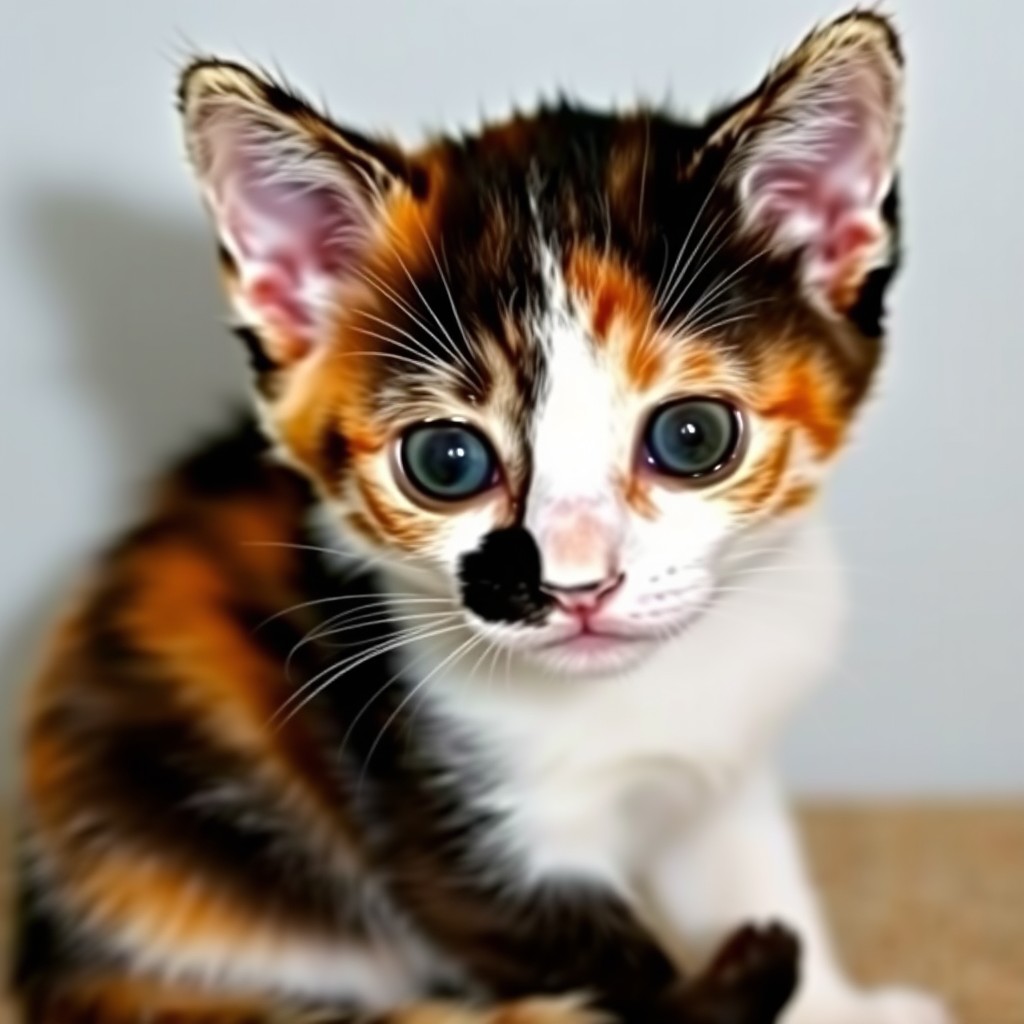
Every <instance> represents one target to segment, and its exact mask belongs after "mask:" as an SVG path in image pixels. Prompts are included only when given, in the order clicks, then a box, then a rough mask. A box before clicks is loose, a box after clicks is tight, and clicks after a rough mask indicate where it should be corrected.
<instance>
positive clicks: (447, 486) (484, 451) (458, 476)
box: [399, 421, 498, 501]
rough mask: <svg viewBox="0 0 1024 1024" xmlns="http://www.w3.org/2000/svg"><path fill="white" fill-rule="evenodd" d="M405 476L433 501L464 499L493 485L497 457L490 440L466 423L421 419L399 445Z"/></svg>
mask: <svg viewBox="0 0 1024 1024" xmlns="http://www.w3.org/2000/svg"><path fill="white" fill-rule="evenodd" d="M399 461H400V463H401V468H402V472H403V473H404V474H405V478H406V480H408V482H409V483H410V484H411V485H412V487H413V488H415V489H416V491H418V492H419V493H420V494H421V495H424V496H425V497H427V498H431V499H432V500H434V501H465V500H466V499H467V498H472V497H474V496H475V495H477V494H480V493H481V492H482V491H486V490H487V489H488V488H489V487H491V486H493V485H494V483H495V482H496V481H497V478H498V460H497V458H496V457H495V454H494V449H493V448H491V446H490V444H489V443H488V442H487V440H486V439H485V438H484V437H483V436H482V435H481V434H480V433H478V432H477V431H476V430H474V429H473V428H472V427H469V426H466V425H465V424H463V423H454V422H450V421H449V422H437V423H422V424H420V425H419V426H415V427H412V428H411V429H410V430H407V431H406V432H405V434H404V435H403V437H402V441H401V447H400V448H399Z"/></svg>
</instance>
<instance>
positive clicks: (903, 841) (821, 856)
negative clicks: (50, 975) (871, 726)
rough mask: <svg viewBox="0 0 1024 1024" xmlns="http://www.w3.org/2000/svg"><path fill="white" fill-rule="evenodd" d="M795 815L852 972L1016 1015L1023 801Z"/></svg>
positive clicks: (969, 1023) (959, 1007)
mask: <svg viewBox="0 0 1024 1024" xmlns="http://www.w3.org/2000/svg"><path fill="white" fill-rule="evenodd" d="M805 822H806V827H807V834H808V838H809V842H810V846H811V851H812V856H813V860H814V864H815V869H816V871H817V874H818V877H819V879H820V881H821V883H822V885H823V887H824V889H825V892H826V898H827V901H828V904H829V908H830V910H831V913H832V916H833V918H834V920H835V923H836V928H837V931H838V933H839V935H840V941H841V943H842V945H843V947H844V950H845V952H846V955H847V958H848V960H849V962H850V964H851V967H852V968H853V970H854V971H855V972H856V973H857V975H858V976H859V977H860V978H862V979H864V980H865V981H891V980H893V979H899V980H901V981H906V982H913V983H915V984H918V985H923V986H926V987H928V988H931V989H935V990H938V991H940V992H941V993H942V994H943V995H944V996H945V997H946V998H947V999H948V1000H949V1002H950V1003H951V1005H952V1006H953V1007H954V1008H955V1009H956V1011H957V1016H958V1020H959V1022H960V1024H1024V802H1022V803H1020V804H1018V805H1015V806H1013V805H1006V804H1003V805H993V806H988V807H980V806H977V805H972V806H963V807H952V806H948V805H942V806H932V807H922V806H914V807H890V808H887V809H884V810H880V809H878V808H873V807H864V808H857V807H842V808H834V807H830V808H826V807H817V808H812V809H809V810H808V811H807V812H806V814H805ZM2 879H3V871H2V870H0V889H2V888H3V885H2ZM3 919H6V914H4V915H3ZM2 945H3V937H2V933H0V948H2ZM0 959H2V957H0ZM4 1018H5V1014H4V1012H3V1007H2V1006H0V1020H3V1019H4Z"/></svg>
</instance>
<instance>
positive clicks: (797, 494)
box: [777, 484, 817, 515]
mask: <svg viewBox="0 0 1024 1024" xmlns="http://www.w3.org/2000/svg"><path fill="white" fill-rule="evenodd" d="M815 494H817V488H816V487H814V486H812V485H811V484H794V485H793V486H792V487H790V488H789V490H788V491H786V492H785V494H783V495H782V499H781V500H780V501H779V504H778V506H777V511H778V512H779V514H780V515H786V514H787V513H789V512H796V511H798V510H799V509H802V508H806V507H807V506H808V505H809V504H810V503H811V502H812V501H813V500H814V496H815Z"/></svg>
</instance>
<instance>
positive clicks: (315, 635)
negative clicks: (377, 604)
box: [284, 611, 452, 679]
mask: <svg viewBox="0 0 1024 1024" xmlns="http://www.w3.org/2000/svg"><path fill="white" fill-rule="evenodd" d="M451 616H452V613H451V612H417V613H415V614H412V615H394V614H391V615H380V614H379V613H378V612H376V611H375V612H371V613H370V614H369V615H368V616H363V617H360V618H357V619H353V620H352V621H351V622H346V623H345V624H344V625H342V626H336V627H332V628H331V629H323V628H321V629H315V630H310V632H308V633H307V634H306V635H305V636H304V637H303V638H302V639H301V640H300V641H299V642H298V643H297V644H295V645H294V646H293V647H292V649H291V650H290V651H289V652H288V657H287V658H285V662H284V674H285V677H286V678H288V679H291V666H292V662H293V661H294V660H295V658H296V656H297V655H298V653H299V651H301V650H302V648H303V647H305V646H307V644H311V643H317V642H320V641H323V640H324V639H325V638H326V637H330V636H340V635H341V634H342V633H350V632H351V631H352V630H354V629H371V628H372V627H374V626H388V625H392V624H394V623H395V622H396V620H397V621H399V622H400V623H402V624H403V625H404V624H406V623H410V622H424V621H434V622H437V621H439V620H441V619H449V618H451ZM337 646H345V645H344V644H338V645H337Z"/></svg>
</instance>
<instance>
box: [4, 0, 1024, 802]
mask: <svg viewBox="0 0 1024 1024" xmlns="http://www.w3.org/2000/svg"><path fill="white" fill-rule="evenodd" d="M890 7H891V8H892V9H893V10H894V12H895V13H896V15H897V16H898V18H899V21H900V23H901V25H902V26H903V28H904V30H905V36H906V46H907V50H908V52H909V59H910V96H909V128H908V138H907V148H906V160H905V167H906V174H905V182H906V183H905V195H906V212H907V218H908V224H909V239H908V245H907V249H908V258H909V262H908V267H907V271H906V273H905V275H904V277H903V278H902V280H901V282H900V284H899V287H898V290H897V293H896V298H897V315H896V317H895V321H894V325H893V327H894V329H893V340H892V349H891V360H890V362H889V364H888V366H887V369H886V374H885V380H884V383H883V386H882V388H881V389H880V393H879V400H878V402H877V403H876V407H875V408H873V409H872V410H871V413H870V415H869V416H868V418H867V419H866V420H865V421H864V423H863V428H862V429H861V431H860V432H859V441H858V444H857V446H856V448H855V450H853V451H852V452H851V453H850V454H849V455H848V456H847V459H846V461H845V463H844V465H843V467H842V469H841V471H840V473H839V474H838V476H837V478H836V479H835V481H834V484H833V486H832V489H831V493H830V499H829V501H830V505H831V512H832V517H833V520H834V522H835V524H836V529H837V531H838V536H839V539H840V541H841V545H842V547H843V549H844V551H845V553H846V558H847V561H848V562H849V564H850V566H851V577H852V584H853V593H854V601H855V609H856V611H855V615H854V619H853V622H852V624H851V634H850V640H849V645H848V649H847V652H846V655H845V657H844V660H843V664H842V670H841V671H840V672H837V677H836V680H835V685H834V686H832V687H831V688H830V689H829V690H828V691H826V692H825V693H824V694H823V696H822V697H821V698H820V699H819V700H818V701H817V703H816V704H815V705H814V706H813V707H812V708H811V709H810V710H809V711H808V713H807V714H806V715H805V716H804V717H803V718H802V720H801V721H800V722H799V723H798V727H797V729H796V730H795V732H794V734H793V736H792V739H791V742H790V743H789V746H788V749H787V757H788V763H789V766H790V769H791V772H792V774H793V775H794V777H795V778H796V779H797V780H798V782H799V783H800V785H801V787H802V788H803V789H805V790H810V791H814V792H818V793H822V792H827V793H855V794H860V793H864V794H866V793H877V792H885V793H920V792H935V793H947V792H953V791H955V792H979V791H995V790H1000V791H1004V792H1005V791H1017V792H1024V680H1022V678H1021V666H1022V663H1024V625H1022V624H1021V622H1020V621H1019V619H1020V614H1021V609H1022V600H1021V599H1022V597H1024V584H1022V582H1021V579H1022V569H1024V566H1022V564H1021V563H1022V559H1021V540H1020V532H1019V531H1020V530H1021V527H1022V524H1024V484H1022V472H1021V471H1022V469H1024V466H1022V462H1024V460H1022V459H1021V455H1020V450H1021V449H1020V445H1021V438H1022V436H1024V412H1022V409H1024V405H1022V402H1021V397H1020V396H1021V385H1022V382H1024V332H1022V330H1021V327H1022V318H1021V314H1020V310H1021V300H1022V297H1024V296H1022V293H1024V214H1022V212H1021V211H1022V200H1021V187H1020V182H1021V181H1022V180H1024V179H1022V168H1024V142H1022V138H1024V132H1022V128H1024V123H1022V115H1021V107H1020V103H1021V96H1022V95H1024V72H1022V67H1024V64H1022V62H1021V60H1020V38H1021V34H1022V33H1024V8H1022V7H1020V6H1019V5H1011V4H1009V3H1007V2H1006V0H972V2H971V3H964V2H963V0H942V2H937V0H903V2H896V3H893V4H890ZM836 11H837V8H836V7H834V6H833V5H831V4H829V3H826V2H825V0H785V2H783V0H771V2H765V0H714V2H709V0H703V2H699V3H698V2H696V0H694V2H690V3H687V2H683V0H628V2H626V0H619V2H607V0H602V2H598V0H572V2H568V0H561V2H558V0H530V2H521V0H520V2H514V0H506V2H500V3H499V2H485V0H458V2H456V0H446V2H440V0H432V2H426V0H408V2H405V3H399V2H395V0H375V2H373V3H366V2H359V3H352V2H349V0H334V2H327V0H321V2H310V0H288V2H287V3H281V2H280V0H275V2H264V0H261V2H257V0H244V2H231V3H229V2H224V0H221V2H218V3H211V2H209V0H187V2H180V0H179V2H177V3H174V4H150V3H141V2H140V0H91V2H88V3H83V2H81V0H64V2H57V0H50V2H47V3H32V4H29V3H19V4H16V5H15V4H11V5H8V7H7V9H6V10H5V13H4V29H3V39H2V44H0V50H2V52H0V57H2V59H0V79H2V85H3V88H2V91H0V104H2V109H0V118H2V131H0V160H2V173H0V271H2V276H0V307H2V320H0V323H2V340H0V345H2V351H3V362H2V364H0V366H2V373H3V390H2V399H0V466H2V470H3V474H2V479H3V497H2V508H3V530H2V531H0V544H2V546H3V563H2V564H3V569H4V571H3V574H2V577H0V700H2V704H0V707H2V709H3V710H2V713H3V718H4V728H3V733H2V734H0V736H2V738H0V743H2V744H3V747H4V748H5V754H6V759H7V761H8V762H9V761H10V760H12V759H11V757H10V751H11V746H12V739H11V737H12V732H11V724H12V722H13V720H14V718H15V714H16V693H17V690H18V686H19V683H20V680H21V679H22V678H23V676H24V673H25V669H26V665H27V664H28V662H29V661H30V659H31V656H32V652H33V651H34V650H35V648H36V646H37V644H38V641H39V637H40V633H41V630H42V629H43V628H44V627H45V624H46V622H47V619H48V617H49V616H50V615H51V614H52V609H53V607H54V601H55V597H56V595H57V594H59V593H60V591H61V589H62V588H64V587H65V586H66V583H67V581H68V579H69V578H70V577H72V576H73V573H74V571H75V568H76V566H77V565H78V564H79V563H80V561H81V558H82V557H83V555H84V554H85V553H87V552H88V551H90V550H92V549H93V547H94V545H95V544H96V543H98V542H99V541H100V539H102V538H104V537H105V536H107V535H108V534H109V533H110V531H111V529H112V528H113V527H114V525H115V524H116V523H118V522H119V521H122V520H123V519H124V518H125V517H126V516H127V515H129V514H130V512H131V509H132V508H133V501H132V495H133V494H134V493H136V489H137V488H138V486H139V485H140V483H141V482H142V481H143V480H145V479H146V477H147V476H148V475H149V474H150V473H151V472H152V471H153V470H154V469H155V467H156V466H157V465H158V464H159V462H160V459H161V458H162V457H163V456H165V455H166V454H167V453H168V452H169V451H172V450H174V449H175V448H177V447H178V446H179V445H180V444H181V443H182V442H183V441H185V440H187V439H188V438H191V437H192V436H193V435H195V434H196V433H197V431H198V430H200V429H201V428H205V427H207V426H209V425H213V424H216V423H217V422H218V421H219V420H220V419H221V417H222V412H223V410H224V408H225V403H226V402H227V401H228V400H230V399H231V398H233V397H235V396H237V395H238V394H239V392H240V385H241V381H242V379H243V373H242V360H241V357H240V354H239V353H238V352H237V351H236V349H235V343H234V342H233V340H232V339H231V338H230V337H229V336H228V335H227V334H226V333H225V332H223V331H222V330H221V329H220V328H219V326H218V318H219V316H220V312H221V305H220V299H219V295H218V294H217V291H216V282H215V274H214V261H213V250H212V246H211V243H210V239H209V236H208V234H207V231H206V227H205V224H204V223H203V221H202V218H201V214H200V209H199V204H198V202H197V200H196V197H195V196H194V194H193V192H192V188H191V184H190V181H189V178H188V175H187V173H186V171H185V167H184V163H183V160H182V155H181V147H180V143H179V138H178V134H177V125H176V123H175V118H174V115H173V104H172V91H173V85H174V78H175V68H176V66H177V65H178V64H179V63H180V61H181V60H182V59H183V57H184V55H186V54H187V53H188V52H190V51H193V50H195V49H197V48H199V49H203V50H208V51H217V52H223V53H225V54H234V55H243V56H247V57H251V58H256V59H258V60H261V61H264V62H267V63H269V64H271V65H273V64H274V63H277V64H279V65H280V67H282V68H284V69H287V70H288V72H289V74H290V75H291V76H292V77H293V78H294V79H295V80H296V81H297V82H298V83H299V84H300V85H302V86H304V87H306V88H308V89H309V90H310V91H311V92H313V93H314V94H317V93H320V94H323V95H326V96H329V97H330V100H331V107H332V109H333V110H334V111H335V113H336V114H337V115H339V116H341V117H343V118H344V119H346V120H348V121H350V122H351V123H353V124H354V125H357V126H364V127H367V128H378V127H387V128H393V129H395V130H397V131H399V132H400V133H403V134H405V135H408V136H410V137H413V138H415V137H416V135H417V133H418V130H419V129H420V127H421V126H423V125H439V124H441V125H448V124H452V123H456V124H473V123H475V122H476V120H477V118H478V116H479V114H480V112H481V111H487V112H490V113H500V112H502V111H504V110H506V109H507V108H508V106H509V103H510V101H511V100H513V99H517V100H529V99H531V98H533V97H535V96H536V95H538V93H539V92H541V91H542V90H544V91H547V92H549V93H550V92H551V91H552V90H553V88H554V87H555V86H557V85H564V86H567V87H570V88H571V89H572V91H574V92H575V93H577V94H578V95H580V96H582V97H584V98H586V99H589V100H593V101H602V102H603V101H612V100H614V101H620V102H623V101H628V100H629V99H630V98H631V97H634V96H636V95H638V94H644V95H646V96H650V97H655V98H661V97H663V96H665V95H667V94H669V93H671V95H672V96H673V98H674V99H675V100H676V101H677V102H678V103H679V104H680V105H681V106H683V107H684V108H685V107H690V108H692V109H694V110H700V109H702V108H704V106H705V105H706V104H707V103H708V102H710V101H711V100H713V99H718V98H721V97H725V96H728V95H729V94H731V93H735V92H737V91H738V90H740V89H744V88H746V87H748V86H750V85H752V84H753V83H754V81H755V80H756V79H757V78H758V77H759V76H760V74H761V73H762V71H763V70H764V68H765V66H766V64H767V62H768V60H769V58H772V57H775V56H777V55H779V54H780V53H781V52H782V51H783V49H784V48H786V47H787V46H788V45H789V44H790V43H792V42H794V41H795V40H796V39H797V38H798V37H799V36H801V35H802V34H803V32H804V31H805V30H806V29H807V28H808V27H809V26H810V25H811V24H812V23H813V22H815V21H817V20H819V19H821V18H823V17H826V16H828V15H831V14H833V13H836ZM3 777H4V776H0V780H2V778H3ZM6 777H7V778H9V776H6Z"/></svg>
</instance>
